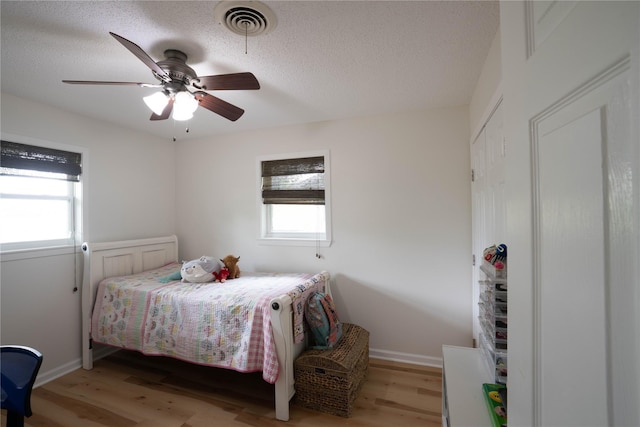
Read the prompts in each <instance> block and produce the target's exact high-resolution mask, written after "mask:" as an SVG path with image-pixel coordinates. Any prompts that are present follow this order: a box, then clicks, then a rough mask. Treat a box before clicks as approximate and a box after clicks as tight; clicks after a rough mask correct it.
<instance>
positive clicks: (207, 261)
mask: <svg viewBox="0 0 640 427" xmlns="http://www.w3.org/2000/svg"><path fill="white" fill-rule="evenodd" d="M221 269H222V264H220V262H219V261H218V260H216V259H214V258H213V257H210V256H201V257H200V258H198V259H194V260H191V261H187V262H185V263H184V264H182V268H181V269H180V276H181V277H182V281H183V282H189V283H207V282H213V280H214V276H213V273H214V272H215V273H218V272H220V270H221Z"/></svg>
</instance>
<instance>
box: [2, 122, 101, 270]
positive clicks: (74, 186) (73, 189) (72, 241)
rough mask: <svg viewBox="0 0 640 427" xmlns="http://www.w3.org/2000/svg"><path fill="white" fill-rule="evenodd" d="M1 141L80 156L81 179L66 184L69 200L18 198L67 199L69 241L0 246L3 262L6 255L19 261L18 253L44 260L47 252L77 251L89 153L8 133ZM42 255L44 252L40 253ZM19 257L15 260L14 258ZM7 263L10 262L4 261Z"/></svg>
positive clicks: (59, 197) (5, 244) (81, 149)
mask: <svg viewBox="0 0 640 427" xmlns="http://www.w3.org/2000/svg"><path fill="white" fill-rule="evenodd" d="M1 138H2V139H3V140H5V141H14V142H17V143H21V144H28V145H35V146H38V147H44V148H53V149H56V150H63V151H71V152H75V153H80V154H81V155H82V176H81V178H80V182H69V183H68V185H69V186H70V187H69V190H70V192H69V194H68V196H32V195H25V196H17V197H23V198H32V199H39V200H45V199H47V198H49V199H53V200H62V199H67V200H69V202H70V203H71V209H72V210H71V215H70V218H69V221H73V224H72V225H73V226H72V228H71V230H72V231H73V232H72V233H71V236H69V238H68V239H51V240H33V241H22V242H8V243H2V244H0V253H2V254H3V258H6V257H5V255H12V254H13V255H12V256H11V257H10V258H11V259H21V258H22V257H21V256H20V254H21V253H23V254H27V253H29V252H33V251H36V252H38V253H39V254H40V255H43V256H46V255H47V254H48V252H46V251H53V252H51V253H57V252H58V250H59V249H60V248H73V249H74V250H77V248H79V247H80V245H81V244H82V242H83V240H84V239H83V236H84V234H83V224H84V222H85V221H84V214H85V212H86V209H85V206H84V204H85V203H84V201H85V200H86V195H85V188H86V182H87V180H88V167H87V166H88V163H89V161H88V160H89V159H88V150H87V149H85V148H83V147H78V146H74V145H66V144H59V143H54V142H51V141H46V140H40V139H36V138H29V137H24V136H19V135H12V134H7V133H2V134H1ZM43 251H45V252H43ZM16 256H18V258H16ZM6 259H9V258H6Z"/></svg>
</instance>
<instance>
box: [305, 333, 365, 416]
mask: <svg viewBox="0 0 640 427" xmlns="http://www.w3.org/2000/svg"><path fill="white" fill-rule="evenodd" d="M294 368H295V380H296V385H295V388H296V395H295V400H294V402H295V403H296V404H298V405H300V406H304V407H305V408H310V409H315V410H318V411H322V412H326V413H329V414H333V415H339V416H341V417H350V416H351V412H352V410H353V403H354V401H355V400H356V398H357V397H358V392H359V391H360V388H361V387H362V384H363V383H364V381H363V380H364V377H365V376H366V374H367V370H368V368H369V332H368V331H367V330H366V329H364V328H362V327H360V326H357V325H354V324H351V323H343V332H342V338H341V339H340V341H339V342H338V345H336V347H334V348H333V349H331V350H307V351H305V352H303V353H302V354H301V355H300V357H298V358H297V359H296V360H295V362H294Z"/></svg>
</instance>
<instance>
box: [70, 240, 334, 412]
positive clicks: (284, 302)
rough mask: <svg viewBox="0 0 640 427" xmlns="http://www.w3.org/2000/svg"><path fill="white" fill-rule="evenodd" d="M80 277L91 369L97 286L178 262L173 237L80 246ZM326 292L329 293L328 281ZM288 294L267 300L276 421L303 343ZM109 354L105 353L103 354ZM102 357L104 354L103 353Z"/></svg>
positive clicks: (85, 363)
mask: <svg viewBox="0 0 640 427" xmlns="http://www.w3.org/2000/svg"><path fill="white" fill-rule="evenodd" d="M82 251H83V252H84V277H83V283H82V367H83V368H84V369H92V368H93V357H94V354H93V343H92V341H91V313H92V311H93V305H94V301H95V298H96V293H97V289H98V284H99V283H100V282H101V281H102V279H105V278H107V277H111V276H124V275H130V274H137V273H140V272H143V271H146V270H152V269H154V268H158V267H161V266H163V265H166V264H168V263H170V262H177V261H178V239H177V237H176V236H166V237H157V238H151V239H139V240H126V241H119V242H104V243H84V244H83V245H82ZM326 292H327V293H329V292H330V287H329V282H327V284H326ZM291 302H292V301H291V298H290V297H289V296H288V295H286V294H285V295H281V296H280V297H277V298H274V299H272V300H271V304H270V305H271V324H272V327H273V336H274V340H275V345H276V352H277V355H278V365H279V367H280V373H279V375H278V380H277V381H276V383H275V406H276V408H275V409H276V418H277V419H278V420H282V421H288V420H289V401H290V400H291V398H292V397H293V395H294V394H295V389H294V376H293V362H294V360H295V358H296V357H297V356H298V355H299V354H300V353H301V352H302V351H303V350H304V348H305V343H304V342H302V343H298V344H295V343H294V339H293V311H292V307H291ZM106 354H109V353H106ZM103 356H104V354H103Z"/></svg>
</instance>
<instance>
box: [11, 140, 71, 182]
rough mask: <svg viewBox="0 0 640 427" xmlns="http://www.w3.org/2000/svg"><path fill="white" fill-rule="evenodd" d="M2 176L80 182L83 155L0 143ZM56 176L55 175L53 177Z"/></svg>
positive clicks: (25, 145)
mask: <svg viewBox="0 0 640 427" xmlns="http://www.w3.org/2000/svg"><path fill="white" fill-rule="evenodd" d="M0 143H1V144H0V152H1V157H0V174H1V175H15V176H39V177H45V178H46V177H48V178H59V179H64V180H66V181H74V182H79V181H80V175H82V154H80V153H73V152H71V151H63V150H57V149H55V148H44V147H37V146H34V145H27V144H19V143H16V142H8V141H0ZM52 174H55V175H52Z"/></svg>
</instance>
